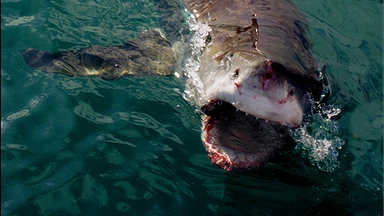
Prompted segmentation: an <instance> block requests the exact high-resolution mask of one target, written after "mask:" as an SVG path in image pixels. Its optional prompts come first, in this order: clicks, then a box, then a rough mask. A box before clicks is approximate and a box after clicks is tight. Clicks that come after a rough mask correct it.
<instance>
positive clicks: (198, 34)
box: [183, 11, 212, 106]
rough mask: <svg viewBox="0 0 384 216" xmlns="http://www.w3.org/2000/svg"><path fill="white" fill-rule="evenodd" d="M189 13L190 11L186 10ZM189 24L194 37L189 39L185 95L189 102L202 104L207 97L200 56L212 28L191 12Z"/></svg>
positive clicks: (185, 63)
mask: <svg viewBox="0 0 384 216" xmlns="http://www.w3.org/2000/svg"><path fill="white" fill-rule="evenodd" d="M186 13H188V11H186ZM187 24H188V26H189V29H190V31H191V32H192V38H191V39H190V41H189V50H188V52H187V55H188V54H189V55H188V57H187V58H186V59H185V62H184V65H185V69H184V70H185V74H184V75H185V76H186V78H187V81H186V89H185V90H184V94H183V97H184V99H185V100H187V101H188V102H191V103H192V104H196V105H198V106H201V105H202V101H203V99H204V98H205V93H204V85H203V82H202V80H201V78H200V75H199V69H200V58H199V57H200V56H201V54H202V51H203V49H204V47H205V45H206V44H205V41H206V38H207V36H208V35H209V32H210V31H211V30H212V29H211V28H210V27H209V26H208V25H207V24H203V23H199V22H198V21H197V20H196V18H195V17H194V15H193V14H191V13H189V16H188V18H187Z"/></svg>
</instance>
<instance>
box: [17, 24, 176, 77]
mask: <svg viewBox="0 0 384 216" xmlns="http://www.w3.org/2000/svg"><path fill="white" fill-rule="evenodd" d="M21 53H22V55H23V57H24V61H25V63H26V64H27V65H28V66H29V67H31V68H34V69H38V70H42V71H45V72H50V73H61V74H65V75H68V76H100V77H102V78H104V79H116V78H120V77H123V76H127V75H135V76H148V75H170V74H172V73H173V71H174V66H175V64H176V59H177V58H178V56H176V52H174V50H173V49H172V47H171V45H170V43H169V42H168V41H167V39H166V38H165V37H163V36H162V34H161V33H160V31H159V30H155V29H154V30H150V31H145V32H143V33H141V34H140V35H139V36H138V37H137V38H135V39H133V40H131V41H129V42H127V43H126V44H125V45H123V46H113V47H100V46H93V47H90V48H86V49H82V50H68V51H63V52H58V53H49V52H47V51H39V50H36V49H31V48H29V49H26V50H23V51H21Z"/></svg>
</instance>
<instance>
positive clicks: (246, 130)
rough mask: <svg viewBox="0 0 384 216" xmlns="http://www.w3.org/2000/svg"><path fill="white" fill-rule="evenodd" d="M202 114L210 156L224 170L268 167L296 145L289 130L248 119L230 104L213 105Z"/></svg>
mask: <svg viewBox="0 0 384 216" xmlns="http://www.w3.org/2000/svg"><path fill="white" fill-rule="evenodd" d="M202 111H203V112H204V113H205V114H206V115H205V116H204V119H203V133H202V140H203V143H204V146H205V148H206V151H207V155H208V157H209V158H210V159H211V162H212V163H213V164H216V165H217V166H219V167H220V168H222V169H224V170H228V171H235V170H250V169H253V168H261V167H264V166H265V165H266V164H267V161H268V159H270V158H271V157H272V156H273V155H274V154H275V153H277V152H279V150H281V149H283V148H285V147H289V146H291V145H292V144H293V140H292V138H291V137H290V136H289V127H288V126H284V125H281V124H278V123H274V122H271V121H268V120H264V119H259V118H256V117H254V116H252V115H248V114H246V113H244V112H241V111H238V110H237V109H236V108H235V107H233V106H232V105H231V104H230V103H227V102H223V101H210V102H209V103H208V104H206V105H204V106H203V107H202Z"/></svg>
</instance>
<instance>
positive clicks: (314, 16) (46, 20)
mask: <svg viewBox="0 0 384 216" xmlns="http://www.w3.org/2000/svg"><path fill="white" fill-rule="evenodd" d="M295 3H296V4H297V6H298V7H299V8H300V9H301V10H302V11H303V12H304V14H305V15H306V16H307V18H308V22H309V26H308V29H309V32H310V35H311V39H312V42H313V49H314V56H315V58H316V60H317V61H318V62H319V63H320V65H326V73H327V75H328V76H329V77H330V80H331V85H332V94H331V97H330V98H329V104H330V105H331V107H332V108H333V109H331V111H334V112H338V111H339V110H340V111H341V112H340V114H339V117H338V118H337V120H334V121H330V122H328V121H325V120H324V119H322V118H320V117H319V116H314V120H313V125H311V126H310V127H308V128H304V129H303V131H301V132H300V133H299V134H298V138H297V141H298V144H297V146H296V147H295V148H294V149H292V150H291V151H287V152H282V153H281V155H279V156H278V159H275V160H271V161H270V163H269V165H268V166H267V167H265V168H263V169H261V170H256V171H251V172H240V173H230V172H227V171H224V170H221V169H219V168H217V167H216V166H214V165H213V164H211V162H210V161H209V159H208V158H207V157H206V155H205V149H204V147H203V145H202V142H201V138H200V136H201V130H200V128H201V116H200V115H199V114H198V113H197V112H196V108H195V107H193V106H191V105H190V104H189V103H188V102H187V101H186V100H185V99H184V97H185V95H184V94H183V92H184V83H183V81H182V80H180V79H178V78H176V77H125V78H122V79H118V80H113V81H106V80H102V79H100V78H97V77H66V76H63V75H57V74H47V73H43V72H40V71H34V70H33V69H31V68H28V67H27V66H26V65H25V64H24V61H23V58H22V56H21V53H20V50H23V49H26V48H30V47H32V48H36V49H40V50H48V51H52V52H54V51H60V50H67V49H80V48H85V47H89V46H92V45H100V46H112V45H120V44H123V43H124V42H125V41H128V40H130V39H132V38H134V37H136V36H137V35H138V34H139V33H140V32H142V31H144V30H148V29H152V28H160V29H162V30H163V31H164V32H166V33H167V37H168V38H169V39H171V40H177V38H179V36H180V34H183V33H181V32H183V31H187V30H188V28H189V26H188V25H187V24H186V22H185V18H186V17H187V16H188V14H185V13H182V11H183V10H182V8H181V6H180V5H179V4H178V2H172V0H169V1H168V2H167V1H164V0H159V1H156V0H141V1H134V0H124V1H122V0H116V1H112V0H68V1H63V0H2V1H1V180H2V181H1V213H2V215H326V214H327V215H372V216H373V215H383V185H382V184H383V21H382V20H383V2H382V1H373V0H360V1H358V0H349V1H347V0H342V1H336V0H326V1H313V0H311V1H299V0H296V1H295ZM296 135H297V134H296ZM324 155H325V156H324ZM323 156H324V157H323Z"/></svg>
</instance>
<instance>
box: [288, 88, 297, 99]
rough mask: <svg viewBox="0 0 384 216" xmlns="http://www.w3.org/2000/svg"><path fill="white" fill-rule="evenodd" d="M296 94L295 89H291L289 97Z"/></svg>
mask: <svg viewBox="0 0 384 216" xmlns="http://www.w3.org/2000/svg"><path fill="white" fill-rule="evenodd" d="M294 94H295V88H291V90H290V91H289V92H288V96H290V97H292V96H293V95H294Z"/></svg>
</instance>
